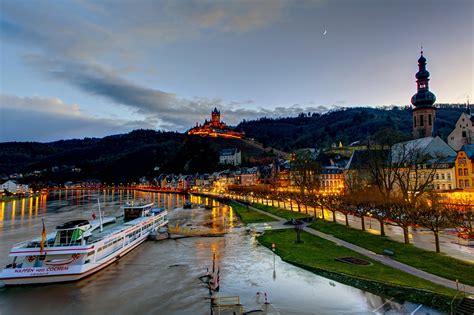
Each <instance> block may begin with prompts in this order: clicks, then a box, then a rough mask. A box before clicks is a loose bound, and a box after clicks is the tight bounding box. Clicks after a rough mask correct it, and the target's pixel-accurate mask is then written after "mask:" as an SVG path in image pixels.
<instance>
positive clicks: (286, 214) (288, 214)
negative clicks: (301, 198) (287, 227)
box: [252, 203, 310, 220]
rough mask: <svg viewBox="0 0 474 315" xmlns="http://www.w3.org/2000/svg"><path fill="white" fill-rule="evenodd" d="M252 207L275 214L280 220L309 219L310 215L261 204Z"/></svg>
mask: <svg viewBox="0 0 474 315" xmlns="http://www.w3.org/2000/svg"><path fill="white" fill-rule="evenodd" d="M252 207H255V208H257V209H260V210H263V211H266V212H268V213H271V214H274V215H276V216H279V217H280V218H285V219H286V220H291V219H295V220H297V219H301V218H309V217H310V215H308V214H305V213H302V212H296V211H290V210H286V209H283V208H277V207H272V206H266V205H263V204H261V203H254V204H252Z"/></svg>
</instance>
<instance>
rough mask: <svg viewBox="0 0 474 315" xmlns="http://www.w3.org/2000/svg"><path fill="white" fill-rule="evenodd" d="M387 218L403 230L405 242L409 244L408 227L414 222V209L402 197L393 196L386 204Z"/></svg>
mask: <svg viewBox="0 0 474 315" xmlns="http://www.w3.org/2000/svg"><path fill="white" fill-rule="evenodd" d="M388 218H390V219H391V220H392V221H393V222H394V223H395V224H396V225H398V226H399V227H400V228H402V230H403V240H404V242H405V244H410V238H409V234H408V228H409V227H410V226H411V225H412V224H413V223H414V222H415V219H416V211H415V209H414V208H413V205H412V204H411V203H409V202H408V201H406V200H405V199H404V198H403V197H397V198H393V199H392V200H391V201H390V204H389V205H388Z"/></svg>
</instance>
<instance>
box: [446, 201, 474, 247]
mask: <svg viewBox="0 0 474 315" xmlns="http://www.w3.org/2000/svg"><path fill="white" fill-rule="evenodd" d="M444 205H445V208H446V211H447V212H448V213H449V218H450V220H451V224H452V226H454V227H455V228H456V230H457V231H458V233H462V235H464V236H465V237H466V238H467V239H474V200H472V199H471V198H470V197H469V196H466V197H464V198H460V199H455V200H453V199H451V200H448V201H447V202H446V203H445V204H444Z"/></svg>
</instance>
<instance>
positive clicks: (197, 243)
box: [0, 190, 439, 315]
mask: <svg viewBox="0 0 474 315" xmlns="http://www.w3.org/2000/svg"><path fill="white" fill-rule="evenodd" d="M98 197H99V200H100V203H101V207H102V210H103V212H105V215H118V214H119V213H120V205H121V204H123V203H124V202H125V201H127V200H138V199H142V200H143V199H146V200H151V201H153V202H155V204H157V205H159V206H161V207H166V208H167V209H169V212H170V215H169V217H170V224H171V225H173V226H174V225H176V224H178V225H179V226H180V227H184V226H187V225H190V224H192V225H193V226H198V227H199V226H200V227H201V228H202V229H213V230H216V231H219V230H223V229H225V230H226V231H227V232H228V233H227V234H226V235H225V237H208V238H206V237H199V238H198V237H194V238H183V239H176V240H164V241H156V242H152V241H148V242H145V243H144V244H143V245H141V246H140V247H138V248H137V249H135V250H134V251H132V252H131V253H129V254H128V255H126V256H125V257H123V258H122V259H120V260H119V261H118V262H117V263H114V264H112V265H111V266H109V267H107V268H106V269H104V270H101V271H99V272H98V273H96V274H94V275H92V276H90V277H87V278H85V279H83V280H81V281H78V282H71V283H64V284H49V285H37V286H23V287H0V314H1V315H4V314H32V313H34V314H48V315H49V314H103V313H110V314H210V305H209V295H208V291H207V289H206V287H205V286H204V284H203V283H202V282H201V281H199V277H200V276H202V275H204V274H205V271H206V268H208V267H210V266H211V264H212V256H213V253H216V258H217V259H216V260H217V263H218V265H219V266H220V271H221V272H220V275H221V290H220V292H219V295H220V296H240V299H241V304H243V305H244V307H245V310H246V311H251V310H257V309H264V310H266V311H267V314H301V315H303V314H410V313H411V312H412V311H414V310H416V314H439V312H437V311H435V310H433V309H429V308H427V307H424V306H423V307H420V308H418V307H419V305H417V304H413V303H410V302H405V303H403V304H400V303H397V302H396V301H393V300H392V299H386V298H383V297H380V296H377V295H374V294H371V293H368V292H364V291H362V290H359V289H355V288H352V287H350V286H346V285H344V284H340V283H338V282H335V281H332V280H328V279H326V278H323V277H320V276H317V275H315V274H313V273H311V272H308V271H305V270H302V269H300V268H297V267H295V266H292V265H290V264H287V263H285V262H282V261H281V260H280V259H279V257H274V256H273V253H272V252H271V251H270V250H268V249H266V248H265V247H263V246H260V245H258V243H257V242H256V241H255V237H254V236H253V235H249V234H248V233H247V232H246V231H245V228H243V227H242V226H241V225H240V223H239V222H238V220H237V218H236V217H235V216H234V214H233V212H232V209H230V208H228V207H226V206H223V205H219V204H218V203H216V202H215V201H212V200H208V199H207V198H200V197H192V201H193V202H195V203H207V204H211V205H214V207H213V208H212V210H204V209H192V210H188V209H182V208H181V206H182V204H183V202H184V198H185V197H184V196H180V195H175V194H163V193H147V192H137V191H111V190H109V191H100V194H99V195H98V192H96V191H74V192H73V191H55V192H50V193H49V195H42V196H40V197H34V198H29V199H23V200H19V201H18V200H17V201H13V202H8V203H1V204H0V265H1V266H4V265H6V264H7V263H9V262H10V259H9V258H8V252H9V250H10V248H11V246H12V245H13V244H14V243H17V242H20V241H23V240H27V239H30V238H34V237H38V236H40V234H41V229H42V223H41V222H42V219H44V222H45V226H46V230H47V232H48V233H49V232H51V231H53V229H54V227H55V226H56V225H57V224H59V223H62V222H65V221H68V220H72V219H78V218H84V219H89V218H91V216H92V211H94V212H95V213H96V214H97V208H98V205H97V198H98ZM257 292H259V293H261V294H257ZM264 293H267V298H268V302H270V304H269V305H265V304H264V302H265V299H264Z"/></svg>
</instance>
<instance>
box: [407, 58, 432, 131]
mask: <svg viewBox="0 0 474 315" xmlns="http://www.w3.org/2000/svg"><path fill="white" fill-rule="evenodd" d="M415 77H416V86H417V92H416V94H415V95H413V97H412V98H411V103H412V104H413V106H415V108H414V109H413V138H414V139H419V138H425V137H432V136H433V134H434V123H435V119H436V108H435V107H434V106H433V104H434V103H435V102H436V96H435V95H434V94H433V93H432V92H431V91H430V90H429V85H428V82H429V81H430V79H429V77H430V73H429V72H428V70H426V58H425V57H424V56H423V50H422V51H421V56H420V58H419V59H418V72H417V73H416V75H415Z"/></svg>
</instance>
